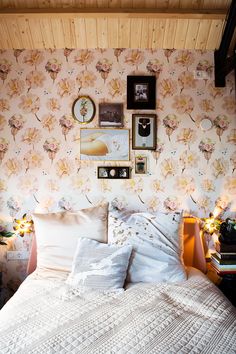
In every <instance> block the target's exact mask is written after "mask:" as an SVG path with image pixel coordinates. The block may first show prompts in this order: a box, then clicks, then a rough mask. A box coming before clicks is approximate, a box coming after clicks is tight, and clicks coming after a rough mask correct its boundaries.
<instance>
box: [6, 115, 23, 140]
mask: <svg viewBox="0 0 236 354" xmlns="http://www.w3.org/2000/svg"><path fill="white" fill-rule="evenodd" d="M8 124H9V126H10V127H11V134H12V136H13V139H14V141H15V140H16V134H17V133H18V132H19V131H20V130H21V129H22V128H23V126H24V124H25V119H24V117H23V116H22V115H21V114H14V115H13V116H11V118H10V119H9V121H8Z"/></svg>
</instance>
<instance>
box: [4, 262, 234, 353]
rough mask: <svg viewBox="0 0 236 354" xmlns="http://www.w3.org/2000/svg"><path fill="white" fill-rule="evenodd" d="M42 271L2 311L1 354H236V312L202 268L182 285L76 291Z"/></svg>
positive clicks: (62, 278)
mask: <svg viewBox="0 0 236 354" xmlns="http://www.w3.org/2000/svg"><path fill="white" fill-rule="evenodd" d="M65 279H66V273H59V272H48V273H47V272H40V271H38V270H36V271H35V272H34V273H33V274H31V275H30V276H29V277H28V278H27V279H26V280H25V281H24V282H23V283H22V285H21V286H20V288H19V289H18V291H17V293H16V294H15V295H14V296H13V297H12V298H11V299H10V300H9V301H8V303H7V304H6V305H5V306H4V308H3V309H2V310H1V311H0V328H1V332H0V333H1V336H0V353H1V354H5V353H9V354H13V353H24V354H30V353H34V354H43V353H47V354H49V353H55V354H62V353H63V354H64V353H71V354H73V353H80V354H95V353H107V354H108V353H109V354H112V353H114V354H117V353H122V354H125V353H129V354H136V353H146V354H152V353H163V354H172V353H173V354H176V353H183V354H184V353H185V354H187V353H188V354H189V353H195V354H196V353H209V354H213V353H219V354H231V353H232V354H233V353H236V310H235V308H234V307H233V306H232V305H231V304H230V302H229V301H228V300H227V299H226V298H225V297H224V295H223V294H222V293H221V292H220V291H219V290H218V289H217V288H216V287H215V285H214V284H212V283H211V282H210V281H209V280H208V279H207V277H206V276H204V274H202V273H201V272H200V271H198V270H196V269H194V268H189V269H188V280H186V281H183V282H181V283H178V284H167V283H160V284H144V283H139V284H133V285H129V286H128V287H127V289H126V290H125V291H123V292H114V293H98V292H96V291H82V290H75V289H71V288H69V287H68V285H66V284H65Z"/></svg>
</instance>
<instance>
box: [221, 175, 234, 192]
mask: <svg viewBox="0 0 236 354" xmlns="http://www.w3.org/2000/svg"><path fill="white" fill-rule="evenodd" d="M224 188H225V190H227V191H228V192H229V193H230V194H231V195H232V194H233V195H235V194H236V178H235V177H226V179H225V184H224Z"/></svg>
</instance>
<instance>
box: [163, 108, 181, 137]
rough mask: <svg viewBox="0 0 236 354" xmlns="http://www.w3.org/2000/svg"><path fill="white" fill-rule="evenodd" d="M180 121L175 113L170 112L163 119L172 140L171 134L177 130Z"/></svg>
mask: <svg viewBox="0 0 236 354" xmlns="http://www.w3.org/2000/svg"><path fill="white" fill-rule="evenodd" d="M179 123H180V121H179V119H178V117H177V116H176V115H175V114H168V115H167V116H166V117H165V118H164V119H163V125H164V127H165V128H166V134H167V136H168V138H169V141H170V136H171V134H172V133H173V132H174V131H175V129H177V128H178V126H179Z"/></svg>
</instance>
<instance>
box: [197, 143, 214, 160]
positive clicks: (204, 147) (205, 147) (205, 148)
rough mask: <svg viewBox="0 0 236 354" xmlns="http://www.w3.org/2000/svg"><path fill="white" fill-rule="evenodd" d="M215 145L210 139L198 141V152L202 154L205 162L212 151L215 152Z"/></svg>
mask: <svg viewBox="0 0 236 354" xmlns="http://www.w3.org/2000/svg"><path fill="white" fill-rule="evenodd" d="M215 144H216V143H214V142H213V141H212V140H211V139H210V138H205V139H202V140H201V141H200V144H199V146H198V147H199V150H200V151H201V152H202V153H203V155H204V157H205V159H206V160H207V162H208V161H209V160H210V158H211V155H212V153H213V151H214V150H215Z"/></svg>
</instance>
